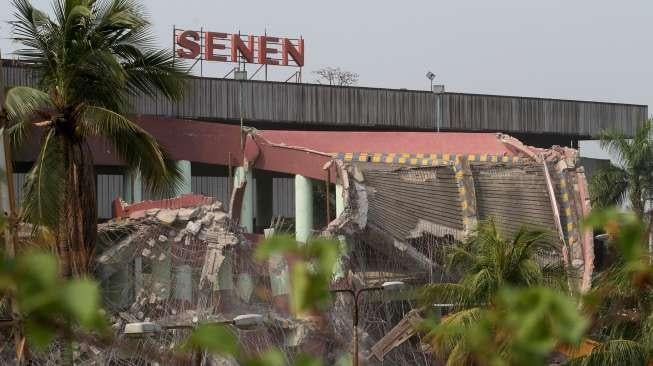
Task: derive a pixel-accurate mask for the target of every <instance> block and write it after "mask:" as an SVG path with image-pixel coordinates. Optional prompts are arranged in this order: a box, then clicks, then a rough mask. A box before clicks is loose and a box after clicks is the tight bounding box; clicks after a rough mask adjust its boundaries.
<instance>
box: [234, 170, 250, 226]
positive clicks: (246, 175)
mask: <svg viewBox="0 0 653 366" xmlns="http://www.w3.org/2000/svg"><path fill="white" fill-rule="evenodd" d="M234 180H235V181H234V186H235V187H237V186H238V185H239V184H240V182H242V181H243V180H246V181H247V185H246V186H245V194H244V195H243V206H242V208H241V211H240V226H242V227H243V228H245V231H246V232H248V233H253V232H254V179H253V177H252V171H251V170H245V168H244V167H242V166H239V167H238V168H236V172H235V173H234Z"/></svg>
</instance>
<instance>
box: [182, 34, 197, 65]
mask: <svg viewBox="0 0 653 366" xmlns="http://www.w3.org/2000/svg"><path fill="white" fill-rule="evenodd" d="M199 40H200V35H199V33H197V32H195V31H184V32H182V33H181V34H180V35H179V36H178V37H177V46H179V47H181V49H177V57H179V58H189V59H194V58H196V57H197V56H199V54H200V45H199V43H197V42H198V41H199ZM184 49H185V50H184Z"/></svg>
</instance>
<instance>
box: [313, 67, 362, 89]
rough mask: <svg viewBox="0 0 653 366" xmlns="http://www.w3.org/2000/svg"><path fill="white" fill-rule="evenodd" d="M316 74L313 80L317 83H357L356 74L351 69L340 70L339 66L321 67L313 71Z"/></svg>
mask: <svg viewBox="0 0 653 366" xmlns="http://www.w3.org/2000/svg"><path fill="white" fill-rule="evenodd" d="M313 74H314V75H315V76H316V79H315V81H316V82H317V83H318V84H327V85H336V86H352V85H356V83H358V74H357V73H355V72H351V71H346V70H342V69H341V68H339V67H323V68H321V69H319V70H316V71H313Z"/></svg>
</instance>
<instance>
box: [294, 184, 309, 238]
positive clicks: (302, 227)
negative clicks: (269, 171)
mask: <svg viewBox="0 0 653 366" xmlns="http://www.w3.org/2000/svg"><path fill="white" fill-rule="evenodd" d="M312 232H313V183H312V182H311V180H310V179H309V178H306V177H304V176H301V175H295V238H296V239H297V241H298V242H300V243H306V241H308V239H309V238H310V237H311V234H312Z"/></svg>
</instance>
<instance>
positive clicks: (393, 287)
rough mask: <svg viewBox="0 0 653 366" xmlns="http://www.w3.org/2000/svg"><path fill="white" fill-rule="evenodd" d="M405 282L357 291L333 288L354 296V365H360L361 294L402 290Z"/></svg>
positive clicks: (334, 291) (392, 282) (337, 291)
mask: <svg viewBox="0 0 653 366" xmlns="http://www.w3.org/2000/svg"><path fill="white" fill-rule="evenodd" d="M404 285H405V284H404V283H403V282H401V281H389V282H384V283H382V284H381V286H374V287H366V288H362V289H359V290H357V291H354V290H352V289H336V290H331V292H332V293H347V294H350V295H351V296H352V297H353V298H354V309H353V311H352V314H353V322H352V325H353V333H354V334H353V337H354V360H353V361H354V365H353V366H358V306H359V303H358V299H359V298H360V295H361V294H362V293H363V292H370V291H394V290H401V289H402V288H403V287H404Z"/></svg>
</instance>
